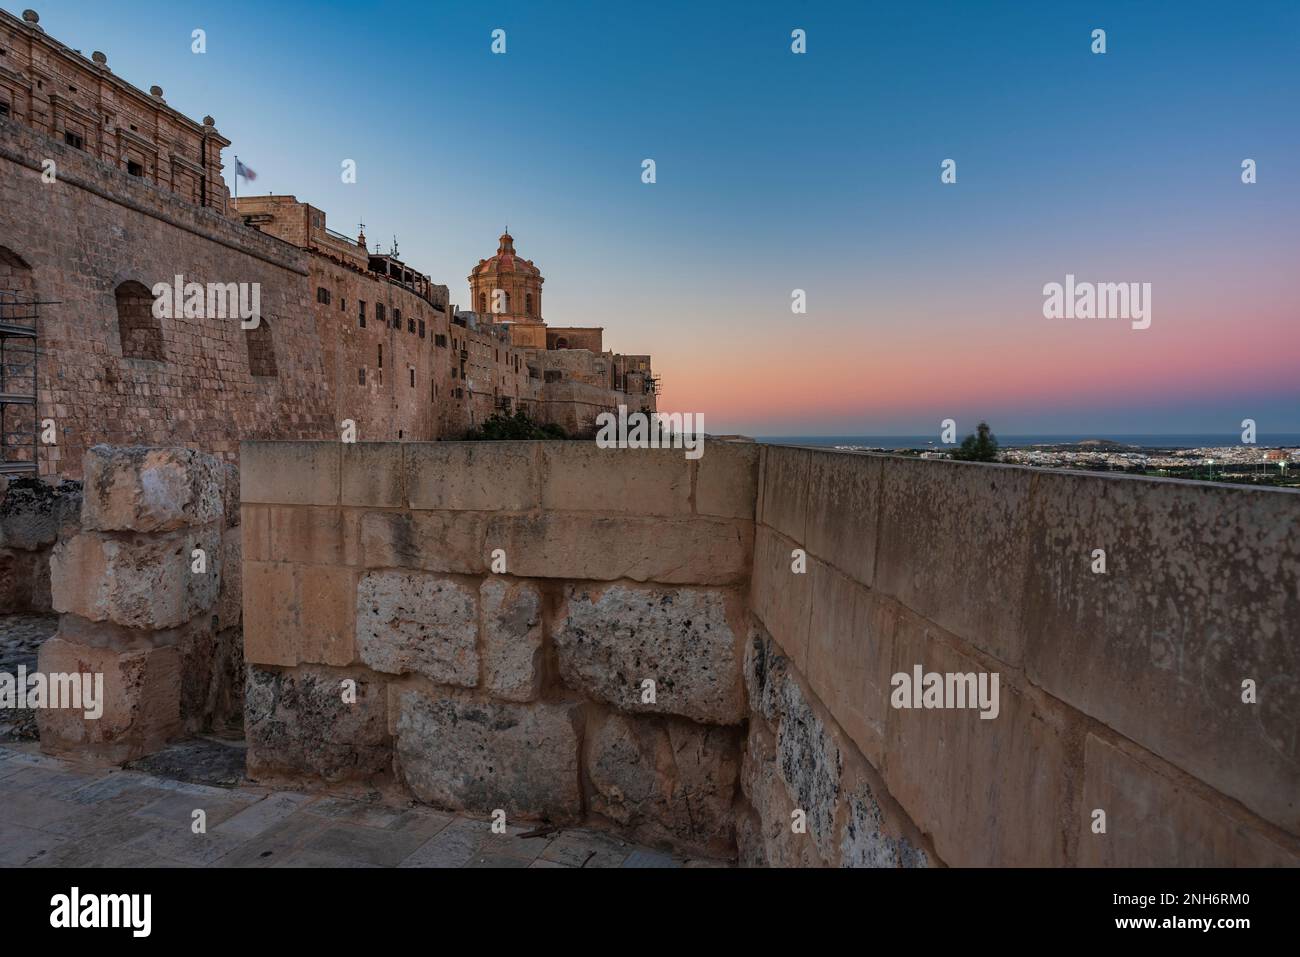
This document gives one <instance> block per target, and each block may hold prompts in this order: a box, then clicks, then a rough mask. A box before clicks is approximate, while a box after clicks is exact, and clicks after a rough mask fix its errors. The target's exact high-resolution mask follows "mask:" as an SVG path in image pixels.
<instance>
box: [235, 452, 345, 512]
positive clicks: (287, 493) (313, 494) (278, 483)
mask: <svg viewBox="0 0 1300 957" xmlns="http://www.w3.org/2000/svg"><path fill="white" fill-rule="evenodd" d="M341 448H342V443H341V442H335V441H327V442H241V443H239V483H240V484H239V500H240V501H241V502H243V503H251V504H268V505H338V504H339V490H340V471H341V469H340V462H341V454H340V451H339V450H340V449H341Z"/></svg>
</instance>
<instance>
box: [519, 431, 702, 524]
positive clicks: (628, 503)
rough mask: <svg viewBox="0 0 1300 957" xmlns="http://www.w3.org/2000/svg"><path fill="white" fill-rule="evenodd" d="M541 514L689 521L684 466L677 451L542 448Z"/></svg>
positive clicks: (580, 445)
mask: <svg viewBox="0 0 1300 957" xmlns="http://www.w3.org/2000/svg"><path fill="white" fill-rule="evenodd" d="M541 458H542V508H544V509H546V510H550V511H584V512H585V511H594V512H608V513H613V514H624V515H641V516H645V515H678V516H680V515H689V514H690V512H691V468H690V465H691V463H690V461H689V460H688V459H687V458H686V457H685V453H684V451H683V450H682V449H620V448H613V449H602V448H601V447H600V446H598V445H596V444H595V443H594V442H543V443H542V444H541Z"/></svg>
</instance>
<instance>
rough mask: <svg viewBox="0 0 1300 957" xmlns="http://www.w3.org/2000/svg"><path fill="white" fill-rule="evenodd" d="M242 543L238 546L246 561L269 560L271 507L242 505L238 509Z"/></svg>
mask: <svg viewBox="0 0 1300 957" xmlns="http://www.w3.org/2000/svg"><path fill="white" fill-rule="evenodd" d="M239 514H240V525H239V527H240V529H241V530H242V531H243V543H242V545H241V546H240V549H241V551H242V552H243V556H244V558H245V560H247V561H254V562H269V561H270V560H271V506H269V505H242V506H240V509H239Z"/></svg>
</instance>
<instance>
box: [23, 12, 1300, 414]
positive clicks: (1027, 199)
mask: <svg viewBox="0 0 1300 957" xmlns="http://www.w3.org/2000/svg"><path fill="white" fill-rule="evenodd" d="M8 9H11V10H12V9H13V8H8ZM38 9H39V11H40V13H41V16H42V26H44V27H45V28H46V30H47V31H48V32H49V33H51V34H52V35H54V36H56V37H58V38H59V39H61V40H63V41H64V42H66V43H68V44H69V45H71V46H73V47H76V48H79V49H81V50H82V51H83V52H85V53H87V54H89V52H90V51H91V50H103V51H104V52H106V53H107V54H108V57H109V65H110V66H111V67H112V68H113V69H114V70H115V71H116V72H117V73H118V74H119V75H121V76H123V77H124V78H126V79H127V80H129V81H131V82H133V83H135V84H136V85H138V86H141V87H143V88H146V89H147V88H148V87H149V85H150V84H153V83H157V84H159V85H161V86H162V87H163V88H164V89H165V91H166V98H167V101H168V102H169V103H170V104H171V105H172V106H174V107H176V108H177V109H180V110H181V111H183V112H185V113H187V114H189V115H191V116H194V117H196V118H200V117H202V116H203V115H204V114H205V113H206V114H212V115H213V116H214V117H215V118H216V121H217V125H218V128H219V129H220V130H221V131H222V132H223V133H224V134H225V135H226V136H227V137H229V138H230V139H231V140H232V141H233V142H234V146H233V147H232V149H231V150H230V151H229V153H231V154H233V153H236V152H237V153H238V154H239V156H240V157H241V158H242V159H243V160H244V162H245V163H247V164H248V165H250V166H252V167H253V168H254V169H256V170H257V172H258V179H257V181H256V183H254V184H251V185H242V184H241V190H243V191H244V192H248V191H249V190H256V191H257V192H275V193H292V194H294V195H297V196H298V197H299V199H302V200H305V201H308V202H311V203H312V204H314V205H316V206H319V207H322V208H323V209H325V210H326V212H327V214H328V216H329V221H330V225H331V226H332V227H333V228H335V229H337V230H340V231H342V232H345V233H353V232H354V231H355V229H356V224H357V223H358V222H360V221H362V220H364V221H365V223H366V224H367V225H366V232H367V235H368V237H369V239H370V240H371V242H372V243H373V242H376V241H378V242H382V243H383V244H385V245H387V244H388V243H390V242H391V239H392V237H393V236H394V235H396V236H397V238H398V240H399V241H400V244H401V253H402V255H403V257H404V258H405V259H407V260H408V261H409V262H411V263H412V264H414V265H415V266H417V268H420V269H422V270H424V271H426V272H428V273H430V274H431V275H432V276H433V277H434V279H435V281H437V282H443V283H446V284H447V285H448V286H449V287H450V288H451V292H452V300H453V302H464V301H465V298H466V296H467V291H466V282H465V276H466V275H467V274H468V272H469V269H470V267H471V266H472V265H473V264H474V263H476V262H477V261H478V259H480V258H482V257H485V256H489V255H491V254H492V253H493V252H494V251H495V247H496V237H497V235H498V234H499V233H500V231H501V230H502V228H504V227H505V226H506V225H507V224H508V225H509V227H510V230H511V232H512V234H513V235H514V236H515V239H516V246H517V248H518V250H519V252H520V253H522V254H523V255H524V256H526V257H529V258H532V259H533V260H535V261H536V262H537V263H538V264H539V265H540V266H541V268H542V270H543V273H544V275H545V276H546V277H547V285H546V300H545V318H546V319H547V321H549V322H552V323H555V324H559V325H602V326H604V327H605V328H606V342H607V345H608V346H610V347H612V348H614V349H617V350H619V351H626V352H651V353H653V354H654V356H655V360H656V367H657V371H659V372H660V373H661V374H662V375H663V377H664V384H665V396H664V400H665V406H666V407H669V408H676V409H681V410H683V411H701V412H704V413H705V414H706V415H707V416H708V417H709V419H710V420H711V421H710V423H709V428H710V430H717V431H732V430H735V431H746V432H751V433H758V434H764V433H787V434H788V433H853V432H863V433H913V432H928V431H931V430H932V428H934V427H935V426H934V423H935V422H936V421H937V419H938V418H944V417H948V416H952V417H954V418H957V419H958V421H959V422H964V421H965V420H966V419H971V418H976V417H989V418H990V419H991V421H993V422H994V424H995V426H997V427H998V430H999V431H1001V432H1005V433H1008V434H1015V433H1028V432H1074V431H1090V430H1105V429H1109V430H1111V431H1118V430H1119V429H1121V428H1124V427H1126V426H1131V427H1129V428H1128V430H1129V431H1133V432H1146V431H1179V432H1206V431H1209V432H1218V431H1230V430H1231V429H1230V427H1231V426H1233V425H1234V423H1235V422H1237V421H1240V419H1241V418H1242V417H1243V416H1246V415H1250V416H1252V417H1254V418H1256V419H1257V420H1258V421H1260V423H1261V426H1260V427H1261V430H1263V431H1300V385H1297V381H1296V377H1295V376H1294V375H1291V376H1290V377H1289V378H1288V376H1287V375H1286V371H1285V363H1286V362H1288V361H1289V362H1290V367H1291V369H1292V370H1293V371H1294V370H1295V369H1300V325H1297V323H1300V307H1297V306H1296V302H1297V298H1296V296H1295V291H1294V288H1293V286H1292V282H1291V278H1290V277H1291V275H1292V274H1294V273H1295V272H1296V268H1295V267H1296V259H1297V255H1296V254H1297V251H1298V250H1300V187H1298V186H1297V182H1300V168H1298V166H1297V156H1300V123H1297V118H1298V117H1300V110H1297V104H1300V4H1297V3H1293V2H1285V3H1283V2H1262V3H1252V4H1249V5H1244V6H1234V5H1226V4H1221V3H1219V4H1209V3H1199V2H1178V3H1174V2H1167V3H1163V2H1144V3H1132V2H1127V3H1071V2H1023V3H1020V2H987V3H971V2H967V3H927V2H917V3H896V4H895V3H891V4H883V3H851V4H850V3H827V2H820V3H818V2H786V3H770V2H753V3H717V4H700V3H678V2H654V3H641V4H622V3H612V2H605V3H594V2H580V0H566V2H532V3H513V2H494V3H491V4H486V3H484V4H478V3H423V4H415V3H359V2H358V3H346V4H344V3H299V2H276V3H260V4H254V3H246V2H243V0H230V2H226V3H220V4H213V3H203V4H194V3H184V2H182V3H175V2H169V3H165V4H164V3H153V2H148V3H142V2H137V3H115V2H104V0H95V2H52V0H47V2H42V3H40V5H39V8H38ZM15 12H16V11H15ZM795 27H800V28H803V29H805V30H806V31H807V35H808V53H807V54H806V55H803V56H796V55H793V54H792V53H791V51H790V46H789V44H790V31H791V29H793V28H795ZM1096 27H1102V28H1104V29H1106V31H1107V43H1108V51H1107V53H1106V54H1105V55H1104V56H1097V55H1094V54H1092V53H1091V52H1090V49H1089V45H1090V32H1091V30H1092V29H1094V28H1096ZM195 28H202V29H204V30H206V32H207V53H206V54H204V55H201V56H200V55H195V54H193V53H191V52H190V34H191V31H192V30H193V29H195ZM494 28H503V29H505V30H506V31H507V51H508V52H507V53H506V55H504V56H495V55H493V54H492V53H491V52H490V49H489V45H490V43H491V36H490V34H491V31H492V30H493V29H494ZM646 157H650V158H653V159H654V160H655V161H656V164H657V174H658V182H657V183H655V184H654V185H653V186H647V185H645V184H643V183H641V181H640V172H641V161H642V159H643V158H646ZM949 157H952V158H955V159H956V160H957V163H958V183H957V184H956V185H955V186H950V187H945V186H942V185H941V184H940V183H939V164H940V162H941V161H942V160H943V159H945V158H949ZM1243 157H1253V158H1255V159H1257V161H1258V162H1259V164H1260V182H1259V183H1258V184H1256V185H1255V186H1251V187H1244V186H1242V185H1241V184H1240V182H1239V164H1240V162H1241V159H1242V158H1243ZM344 159H353V160H355V161H356V162H357V166H358V182H357V183H356V184H344V183H342V182H341V181H340V176H339V172H340V163H341V162H342V161H343V160H344ZM226 161H227V165H228V169H229V170H231V171H233V165H234V164H233V158H232V156H230V155H228V156H227V158H226ZM1067 271H1069V272H1073V273H1076V274H1078V275H1080V276H1088V277H1091V278H1095V279H1098V280H1116V281H1118V280H1145V281H1151V282H1153V284H1154V285H1155V288H1156V290H1157V292H1156V302H1157V307H1156V308H1157V310H1159V311H1157V313H1156V315H1155V320H1154V323H1153V328H1152V330H1150V331H1149V333H1137V334H1134V333H1129V334H1122V333H1121V332H1120V331H1119V330H1118V329H1115V328H1112V329H1107V330H1105V331H1101V330H1097V329H1095V328H1086V329H1085V328H1082V327H1077V326H1075V327H1053V328H1052V329H1050V330H1046V329H1045V328H1044V323H1047V321H1048V320H1045V319H1043V318H1042V316H1041V314H1040V313H1039V312H1038V310H1039V308H1040V306H1041V286H1042V284H1043V283H1044V282H1048V281H1052V280H1060V279H1062V278H1063V277H1064V274H1065V273H1066V272H1067ZM795 288H803V289H805V290H807V292H808V297H809V305H810V308H809V314H808V315H807V316H794V315H792V314H791V312H790V308H789V304H790V295H791V290H792V289H795ZM1288 320H1294V321H1293V322H1289V321H1288ZM1049 372H1053V373H1055V374H1048V373H1049ZM1045 380H1047V381H1045ZM1223 423H1227V425H1226V426H1225V425H1223Z"/></svg>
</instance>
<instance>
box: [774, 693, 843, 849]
mask: <svg viewBox="0 0 1300 957" xmlns="http://www.w3.org/2000/svg"><path fill="white" fill-rule="evenodd" d="M781 699H782V701H781V709H782V711H781V724H780V727H779V728H778V730H777V736H776V761H777V767H778V769H779V770H780V773H781V779H782V780H783V781H784V782H785V784H786V787H787V788H788V790H789V792H790V798H791V800H793V801H794V803H795V807H798V808H802V809H803V810H804V811H805V812H806V813H807V815H808V833H809V834H811V835H812V838H813V841H814V842H815V843H816V844H817V850H818V851H819V852H820V854H821V856H822V858H823V859H826V860H830V859H831V858H832V856H833V854H834V832H835V814H836V812H837V811H838V809H839V801H840V775H841V773H842V772H843V770H844V756H843V755H842V754H841V753H840V749H839V747H838V746H837V745H836V743H835V741H834V739H833V738H832V736H831V735H830V734H829V733H828V731H827V729H826V726H825V725H824V724H823V723H822V721H821V718H820V717H818V715H817V714H816V712H814V711H813V708H812V705H810V704H809V703H808V701H807V699H806V698H805V697H804V695H803V691H802V689H800V687H799V682H797V681H786V682H784V683H783V684H782V694H781Z"/></svg>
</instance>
